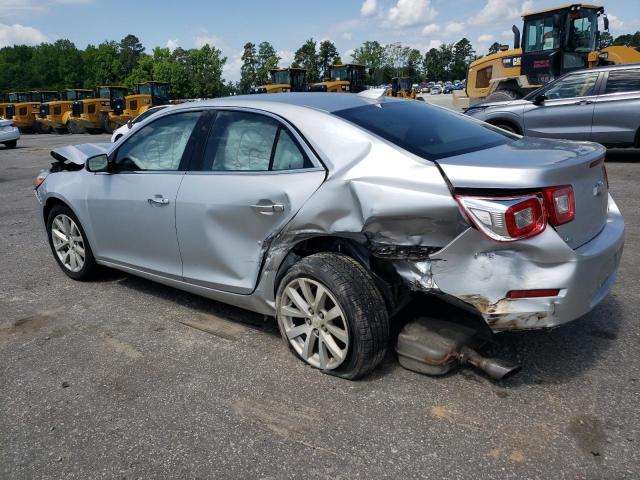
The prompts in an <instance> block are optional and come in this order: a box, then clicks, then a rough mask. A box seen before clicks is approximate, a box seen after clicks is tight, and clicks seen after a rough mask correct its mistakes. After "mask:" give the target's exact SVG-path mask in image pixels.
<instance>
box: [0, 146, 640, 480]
mask: <svg viewBox="0 0 640 480" xmlns="http://www.w3.org/2000/svg"><path fill="white" fill-rule="evenodd" d="M83 141H87V142H88V141H93V142H96V141H108V137H107V136H106V135H104V136H89V135H87V136H83V137H79V136H55V135H51V136H48V135H25V136H23V137H22V139H21V141H20V143H19V148H17V149H16V150H5V149H3V148H2V147H0V229H1V230H0V233H1V234H0V252H2V261H1V263H0V267H1V268H0V285H1V288H0V385H1V386H2V388H1V389H0V478H7V479H23V478H24V479H27V478H39V479H45V478H65V479H66V478H69V479H89V478H91V479H93V478H125V479H129V478H131V479H133V478H214V477H215V478H345V479H352V478H366V479H370V478H381V477H392V478H433V479H442V478H452V479H456V478H471V479H473V478H477V479H522V478H526V479H551V478H553V479H572V480H576V479H579V480H585V479H637V478H638V477H639V476H640V449H639V445H640V434H639V429H638V426H639V424H640V409H638V399H639V398H640V380H639V378H640V352H639V349H638V345H639V340H640V326H639V325H638V311H637V305H638V304H639V303H640V282H639V281H638V271H640V260H639V259H640V241H639V240H640V239H639V234H640V214H639V213H638V212H640V197H639V196H638V194H637V192H638V187H637V186H638V184H639V183H640V170H639V169H640V165H636V164H635V163H634V161H635V160H640V154H639V153H638V152H633V151H631V152H623V153H613V154H611V155H610V157H609V159H608V164H607V167H608V171H609V179H610V182H611V190H612V192H613V195H614V197H615V198H616V200H617V201H618V203H619V205H620V207H621V210H622V212H623V213H624V214H625V217H626V222H627V237H626V238H627V243H626V249H625V254H624V257H623V261H622V265H621V269H620V276H619V280H618V283H617V285H616V286H615V288H614V291H613V293H612V294H611V295H609V296H608V297H607V298H606V299H605V300H604V302H603V303H602V304H601V305H600V306H598V307H597V308H596V309H595V310H594V311H593V312H592V313H591V314H589V315H587V316H586V317H584V318H582V319H581V320H579V321H577V322H574V323H572V324H570V325H567V326H564V327H562V328H558V329H556V330H553V331H549V332H529V333H511V334H502V335H499V336H498V337H497V340H498V341H499V345H498V346H496V347H494V350H495V352H496V353H497V354H499V355H500V356H502V357H504V358H509V359H518V360H519V361H521V362H522V364H523V371H522V372H521V373H520V374H518V375H516V376H515V377H512V378H511V379H510V380H507V381H504V382H502V383H495V382H492V381H490V380H488V379H487V378H486V377H485V376H483V375H481V374H479V373H476V372H474V371H471V370H466V369H465V370H460V371H458V372H456V373H453V374H450V375H448V376H445V377H442V378H430V377H426V376H421V375H419V374H416V373H412V372H409V371H407V370H404V369H402V368H401V367H400V366H399V365H398V364H397V362H396V360H395V358H394V357H393V355H391V354H390V355H389V356H388V358H387V359H386V360H385V361H384V363H383V365H382V366H381V367H380V368H379V369H378V370H377V371H376V372H375V373H374V375H372V376H370V377H368V378H366V379H365V380H362V381H358V382H349V381H345V380H340V379H337V378H333V377H330V376H327V375H323V374H322V373H319V372H318V371H316V370H313V369H311V368H307V367H306V366H304V365H303V364H302V363H301V362H299V361H298V360H296V359H295V358H294V357H293V356H292V355H291V354H290V353H289V352H288V351H287V348H286V347H285V345H284V344H283V342H282V340H281V339H280V338H279V336H278V334H277V331H276V327H275V325H274V322H273V321H271V320H268V319H263V318H262V317H259V316H256V315H253V314H251V313H248V312H245V311H242V310H239V309H235V308H231V307H228V306H225V305H222V304H219V303H216V302H213V301H209V300H206V299H202V298H199V297H196V296H193V295H190V294H187V293H183V292H180V291H177V290H173V289H171V288H167V287H163V286H161V285H157V284H154V283H152V282H149V281H146V280H143V279H139V278H136V277H132V276H129V275H126V274H122V273H118V272H113V271H112V272H108V273H106V274H105V275H104V276H103V277H102V278H101V279H100V280H98V281H94V282H91V283H78V282H74V281H72V280H70V279H69V278H67V277H66V276H65V275H64V274H63V273H62V272H61V271H60V270H59V268H58V266H57V265H56V263H55V262H54V260H53V258H52V255H51V253H50V251H49V249H48V245H47V244H46V241H45V237H44V234H43V232H42V229H41V227H40V225H39V221H38V220H37V217H36V213H35V211H34V199H33V192H32V182H33V179H34V177H35V175H36V174H37V172H38V171H39V170H40V169H41V168H44V167H46V166H47V165H48V164H49V162H50V158H49V156H48V151H49V150H50V149H51V148H52V146H55V145H64V144H67V143H73V142H76V143H80V142H83ZM421 308H424V309H428V308H429V306H428V305H424V306H421ZM187 324H189V325H191V326H189V325H187ZM194 327H197V328H194Z"/></svg>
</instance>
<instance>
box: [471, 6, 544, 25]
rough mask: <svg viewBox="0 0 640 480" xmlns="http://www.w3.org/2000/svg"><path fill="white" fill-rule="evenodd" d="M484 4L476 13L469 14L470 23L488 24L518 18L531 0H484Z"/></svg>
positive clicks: (526, 9)
mask: <svg viewBox="0 0 640 480" xmlns="http://www.w3.org/2000/svg"><path fill="white" fill-rule="evenodd" d="M486 1H487V3H486V4H485V6H484V7H483V8H482V9H481V10H480V11H479V12H478V13H476V14H473V15H471V16H470V18H469V21H468V23H469V24H470V25H488V24H490V23H495V22H496V20H498V19H499V20H510V19H515V18H520V16H521V15H522V13H523V12H524V11H528V10H529V9H531V7H532V6H533V2H532V1H529V0H527V1H522V0H486Z"/></svg>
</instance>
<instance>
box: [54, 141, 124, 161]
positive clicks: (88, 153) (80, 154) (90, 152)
mask: <svg viewBox="0 0 640 480" xmlns="http://www.w3.org/2000/svg"><path fill="white" fill-rule="evenodd" d="M112 148H113V143H83V144H81V145H68V146H66V147H60V148H56V149H55V150H52V151H51V156H52V157H53V158H55V159H56V160H59V161H63V162H64V161H67V162H71V163H75V164H76V165H84V163H85V162H86V161H87V158H91V157H95V156H96V155H100V154H103V153H106V154H109V153H110V152H111V149H112Z"/></svg>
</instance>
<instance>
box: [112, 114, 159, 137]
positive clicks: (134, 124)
mask: <svg viewBox="0 0 640 480" xmlns="http://www.w3.org/2000/svg"><path fill="white" fill-rule="evenodd" d="M168 106H169V105H158V106H157V107H151V108H149V109H148V110H145V111H144V112H142V113H141V114H140V115H138V116H137V117H136V118H134V119H133V120H130V121H129V122H127V123H125V124H124V125H122V126H121V127H118V128H117V129H116V130H114V132H113V134H112V135H111V142H117V141H118V140H120V139H121V138H122V137H124V136H127V135H129V134H130V133H131V132H133V131H134V130H135V129H136V128H138V126H139V125H140V122H142V121H143V120H145V119H147V118H149V117H150V116H151V115H153V114H154V113H157V112H159V111H160V110H162V109H164V108H167V107H168Z"/></svg>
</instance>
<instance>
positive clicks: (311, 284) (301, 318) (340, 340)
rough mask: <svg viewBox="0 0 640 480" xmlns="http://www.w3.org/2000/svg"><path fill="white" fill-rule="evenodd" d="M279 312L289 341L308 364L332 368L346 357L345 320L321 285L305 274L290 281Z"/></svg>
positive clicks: (336, 303) (281, 300) (346, 329)
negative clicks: (305, 276)
mask: <svg viewBox="0 0 640 480" xmlns="http://www.w3.org/2000/svg"><path fill="white" fill-rule="evenodd" d="M278 315H279V316H280V319H281V322H282V326H283V328H284V332H285V334H286V336H287V339H288V340H289V343H290V344H291V346H292V347H293V349H294V350H295V351H296V352H297V353H298V355H300V356H301V357H302V359H303V360H305V361H306V362H307V363H309V364H310V365H312V366H314V367H316V368H321V369H323V370H333V369H335V368H337V367H339V366H340V365H341V364H342V362H344V360H345V359H346V358H347V354H348V351H349V329H348V326H347V319H346V317H345V314H344V312H343V310H342V308H341V307H340V304H339V303H338V301H337V300H336V298H335V297H334V296H333V294H332V293H331V292H330V291H329V289H328V288H327V287H325V286H324V285H322V284H320V283H319V282H317V281H315V280H312V279H310V278H304V277H300V278H296V279H294V280H292V281H291V282H290V283H289V284H288V285H287V286H286V288H285V289H284V290H283V292H282V295H281V298H280V307H279V310H278Z"/></svg>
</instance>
